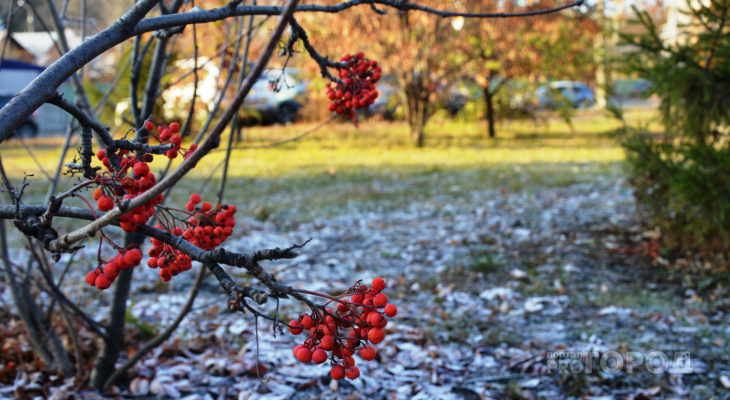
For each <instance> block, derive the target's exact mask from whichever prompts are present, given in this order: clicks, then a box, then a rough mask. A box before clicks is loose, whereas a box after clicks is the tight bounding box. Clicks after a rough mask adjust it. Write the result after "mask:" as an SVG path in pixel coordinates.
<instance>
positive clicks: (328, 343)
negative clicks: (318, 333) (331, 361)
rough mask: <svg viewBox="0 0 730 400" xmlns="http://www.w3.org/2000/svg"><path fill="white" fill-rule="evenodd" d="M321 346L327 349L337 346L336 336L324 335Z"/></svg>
mask: <svg viewBox="0 0 730 400" xmlns="http://www.w3.org/2000/svg"><path fill="white" fill-rule="evenodd" d="M319 346H320V347H322V348H323V349H325V350H328V351H329V350H332V348H333V347H334V346H335V338H334V337H333V336H332V335H324V336H323V337H322V340H321V341H320V342H319Z"/></svg>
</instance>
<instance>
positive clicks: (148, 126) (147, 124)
mask: <svg viewBox="0 0 730 400" xmlns="http://www.w3.org/2000/svg"><path fill="white" fill-rule="evenodd" d="M144 127H145V129H147V130H148V131H150V132H152V130H153V129H155V124H153V123H152V121H147V122H145V124H144Z"/></svg>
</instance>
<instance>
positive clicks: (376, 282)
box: [371, 277, 385, 292]
mask: <svg viewBox="0 0 730 400" xmlns="http://www.w3.org/2000/svg"><path fill="white" fill-rule="evenodd" d="M371 288H372V289H373V290H375V291H376V292H380V291H382V290H383V289H385V281H384V280H383V278H380V277H377V278H375V279H373V284H372V285H371Z"/></svg>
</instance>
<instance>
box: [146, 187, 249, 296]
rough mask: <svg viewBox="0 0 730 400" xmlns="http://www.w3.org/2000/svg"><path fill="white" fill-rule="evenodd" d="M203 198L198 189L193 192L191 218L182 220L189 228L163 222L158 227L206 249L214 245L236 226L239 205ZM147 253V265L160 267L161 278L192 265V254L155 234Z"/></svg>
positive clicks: (165, 278) (167, 279) (189, 209)
mask: <svg viewBox="0 0 730 400" xmlns="http://www.w3.org/2000/svg"><path fill="white" fill-rule="evenodd" d="M202 200H203V199H202V198H201V197H200V195H199V194H197V193H193V194H192V195H190V202H188V204H187V206H186V209H187V210H188V212H189V213H188V215H189V216H190V218H189V219H188V220H183V221H182V222H183V223H184V224H185V225H186V226H187V228H183V227H182V226H174V227H172V228H167V227H164V226H162V225H157V226H156V228H157V229H163V230H167V231H168V232H170V233H171V234H173V235H175V236H182V237H183V238H185V240H187V241H189V242H190V243H192V244H193V245H195V246H197V247H199V248H201V249H203V250H206V251H210V250H213V249H215V248H216V247H218V246H219V245H220V244H221V243H223V242H224V241H225V240H226V239H228V238H229V237H230V236H231V235H232V234H233V227H234V226H236V219H235V217H234V215H235V214H236V211H237V209H236V206H234V205H228V206H224V205H218V206H216V207H215V208H213V205H212V204H210V202H207V201H206V202H203V201H202ZM201 202H202V204H201ZM198 204H200V206H198ZM147 254H148V255H149V256H150V259H149V260H148V261H147V265H148V266H149V267H150V268H158V267H159V268H160V279H162V280H163V281H165V282H167V281H169V280H170V279H172V277H173V276H176V275H177V274H179V273H180V272H183V271H187V270H189V269H190V268H191V267H192V260H191V259H190V257H188V256H187V255H185V254H183V253H182V252H180V251H179V250H177V249H175V248H173V247H172V246H169V245H166V244H164V243H162V242H161V241H159V240H157V239H155V238H152V248H151V249H150V250H149V252H148V253H147Z"/></svg>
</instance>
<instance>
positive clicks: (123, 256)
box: [86, 248, 142, 290]
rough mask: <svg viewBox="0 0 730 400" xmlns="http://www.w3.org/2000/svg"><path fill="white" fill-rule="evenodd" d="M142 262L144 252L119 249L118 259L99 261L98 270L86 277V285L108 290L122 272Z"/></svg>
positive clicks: (134, 249)
mask: <svg viewBox="0 0 730 400" xmlns="http://www.w3.org/2000/svg"><path fill="white" fill-rule="evenodd" d="M141 261H142V252H141V251H139V249H137V248H128V249H119V250H118V251H117V255H116V257H114V258H112V259H111V260H109V261H102V260H101V259H99V265H98V266H97V267H96V269H95V270H93V271H91V272H89V273H88V274H87V275H86V283H88V284H89V285H91V286H96V288H97V289H99V290H104V289H107V288H109V286H111V284H112V283H113V282H114V280H115V279H117V277H118V276H119V274H120V273H121V272H122V271H125V270H128V269H130V268H134V267H136V266H138V265H139V263H140V262H141Z"/></svg>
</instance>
